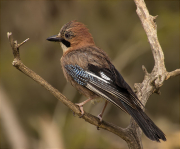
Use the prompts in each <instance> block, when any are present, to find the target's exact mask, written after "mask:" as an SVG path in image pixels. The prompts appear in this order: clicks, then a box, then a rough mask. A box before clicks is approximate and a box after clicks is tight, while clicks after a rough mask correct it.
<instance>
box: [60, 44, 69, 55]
mask: <svg viewBox="0 0 180 149" xmlns="http://www.w3.org/2000/svg"><path fill="white" fill-rule="evenodd" d="M60 45H61V48H62V50H63V53H64V52H66V51H67V50H68V48H67V47H66V46H65V45H64V44H63V43H62V42H60Z"/></svg>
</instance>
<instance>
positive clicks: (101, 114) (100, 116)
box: [97, 101, 108, 123]
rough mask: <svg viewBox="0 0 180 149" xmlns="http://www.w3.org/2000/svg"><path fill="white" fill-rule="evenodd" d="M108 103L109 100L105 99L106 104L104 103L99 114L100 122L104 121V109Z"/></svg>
mask: <svg viewBox="0 0 180 149" xmlns="http://www.w3.org/2000/svg"><path fill="white" fill-rule="evenodd" d="M107 104H108V101H105V104H104V107H103V109H102V111H101V113H100V114H99V115H98V116H97V117H98V118H99V120H100V123H101V122H102V116H103V113H104V111H105V109H106V106H107Z"/></svg>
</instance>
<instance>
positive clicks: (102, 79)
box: [85, 71, 110, 84]
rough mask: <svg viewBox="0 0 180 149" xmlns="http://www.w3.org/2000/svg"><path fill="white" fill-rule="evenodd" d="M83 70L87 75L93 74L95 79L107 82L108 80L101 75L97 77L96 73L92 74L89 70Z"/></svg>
mask: <svg viewBox="0 0 180 149" xmlns="http://www.w3.org/2000/svg"><path fill="white" fill-rule="evenodd" d="M85 72H86V73H88V74H89V75H91V76H93V77H95V78H97V79H99V80H101V81H103V82H105V83H108V84H109V82H107V81H106V79H104V78H103V77H102V78H101V77H99V76H97V75H95V74H93V73H91V72H89V71H85ZM109 79H110V78H109Z"/></svg>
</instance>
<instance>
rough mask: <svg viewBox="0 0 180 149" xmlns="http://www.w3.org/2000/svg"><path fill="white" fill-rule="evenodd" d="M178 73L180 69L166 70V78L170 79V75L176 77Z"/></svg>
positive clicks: (179, 73)
mask: <svg viewBox="0 0 180 149" xmlns="http://www.w3.org/2000/svg"><path fill="white" fill-rule="evenodd" d="M178 75H180V69H176V70H174V71H171V72H167V74H166V80H168V79H170V78H171V77H176V76H178Z"/></svg>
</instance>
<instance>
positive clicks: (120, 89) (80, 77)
mask: <svg viewBox="0 0 180 149" xmlns="http://www.w3.org/2000/svg"><path fill="white" fill-rule="evenodd" d="M65 68H66V71H67V72H68V74H69V75H70V76H71V77H72V78H73V79H74V81H76V82H77V83H78V84H80V85H82V86H84V87H86V88H88V89H89V90H91V91H93V92H95V93H96V94H97V95H99V96H101V97H103V98H105V99H106V100H108V101H109V102H111V103H113V104H114V105H116V106H117V107H119V108H121V109H122V110H123V111H125V112H127V110H126V108H124V106H123V103H126V104H127V105H129V106H130V107H132V108H133V109H136V108H137V107H139V104H140V101H139V100H138V99H137V98H136V96H134V95H133V94H131V92H128V89H129V88H130V87H129V88H127V87H126V86H125V85H127V83H126V82H125V81H124V79H123V78H122V76H120V74H113V73H112V71H111V70H109V69H106V68H104V69H98V67H97V66H94V65H89V69H88V70H83V69H82V68H81V67H79V66H78V65H66V66H65ZM117 72H118V71H117ZM115 75H116V76H115ZM118 75H119V76H118ZM116 77H121V78H120V79H123V81H124V82H123V81H122V80H120V81H121V82H122V83H124V84H125V85H124V84H121V86H118V85H117V84H116V83H115V81H116ZM118 83H120V82H118ZM124 86H125V87H124ZM137 100H138V101H137Z"/></svg>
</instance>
